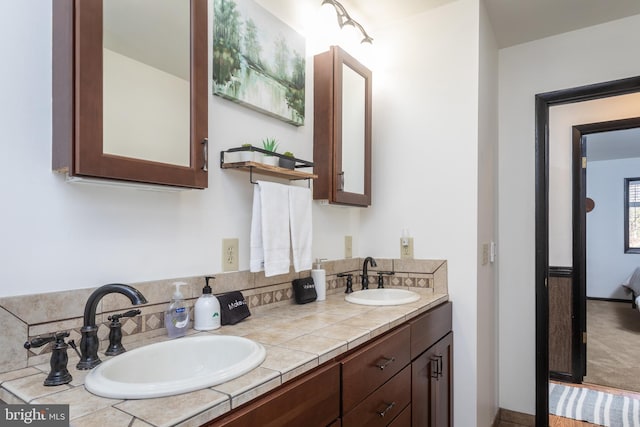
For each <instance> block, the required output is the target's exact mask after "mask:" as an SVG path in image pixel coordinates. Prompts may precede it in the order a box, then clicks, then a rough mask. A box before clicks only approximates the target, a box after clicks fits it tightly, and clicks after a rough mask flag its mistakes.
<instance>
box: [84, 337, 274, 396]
mask: <svg viewBox="0 0 640 427" xmlns="http://www.w3.org/2000/svg"><path fill="white" fill-rule="evenodd" d="M265 356H266V352H265V349H264V347H262V346H261V345H260V344H258V343H257V342H255V341H252V340H249V339H246V338H242V337H236V336H225V335H198V336H193V337H187V338H178V339H174V340H171V341H164V342H160V343H156V344H150V345H147V346H144V347H140V348H136V349H134V350H131V351H128V352H126V353H123V354H121V355H119V356H115V357H114V358H112V359H109V360H107V361H106V362H103V363H101V364H100V365H98V366H96V367H95V368H94V369H93V370H92V371H91V372H89V374H88V375H87V377H86V379H85V388H86V389H87V390H88V391H90V392H91V393H93V394H97V395H98V396H103V397H109V398H114V399H146V398H152V397H162V396H172V395H175V394H180V393H186V392H189V391H194V390H199V389H202V388H207V387H211V386H214V385H216V384H220V383H223V382H225V381H229V380H232V379H234V378H237V377H239V376H240V375H243V374H245V373H247V372H249V371H251V370H252V369H254V368H256V367H257V366H258V365H260V364H261V363H262V362H263V361H264V358H265Z"/></svg>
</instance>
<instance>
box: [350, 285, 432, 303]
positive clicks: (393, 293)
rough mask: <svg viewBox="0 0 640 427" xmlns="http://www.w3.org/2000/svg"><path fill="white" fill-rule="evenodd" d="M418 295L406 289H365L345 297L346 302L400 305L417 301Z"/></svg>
mask: <svg viewBox="0 0 640 427" xmlns="http://www.w3.org/2000/svg"><path fill="white" fill-rule="evenodd" d="M419 299H420V295H419V294H417V293H415V292H413V291H408V290H406V289H393V288H381V289H366V290H362V291H356V292H353V293H351V294H349V295H347V296H346V297H345V300H346V301H347V302H351V303H354V304H362V305H402V304H409V303H411V302H415V301H418V300H419Z"/></svg>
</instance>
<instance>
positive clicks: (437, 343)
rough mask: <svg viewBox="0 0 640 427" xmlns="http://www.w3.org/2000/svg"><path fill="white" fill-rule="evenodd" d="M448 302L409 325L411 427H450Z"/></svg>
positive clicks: (450, 340)
mask: <svg viewBox="0 0 640 427" xmlns="http://www.w3.org/2000/svg"><path fill="white" fill-rule="evenodd" d="M451 323H452V319H451V303H450V302H448V303H446V304H443V305H442V306H439V307H436V308H435V309H433V310H431V311H429V312H427V313H426V314H425V315H423V316H421V317H419V318H417V319H415V320H414V321H412V322H411V344H412V356H413V355H417V356H416V357H414V359H413V362H412V363H411V399H412V400H411V403H412V406H411V409H412V414H411V418H412V422H411V425H412V426H413V427H448V426H452V425H453V332H451Z"/></svg>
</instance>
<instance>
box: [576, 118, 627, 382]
mask: <svg viewBox="0 0 640 427" xmlns="http://www.w3.org/2000/svg"><path fill="white" fill-rule="evenodd" d="M634 128H640V117H632V118H628V119H619V120H609V121H606V122H596V123H587V124H582V125H575V126H573V130H572V145H573V152H572V158H573V160H572V163H573V165H572V168H573V197H572V199H573V209H572V211H573V272H574V283H573V290H574V292H573V295H574V300H573V312H574V313H575V318H574V322H573V328H574V329H573V338H572V340H573V355H574V357H573V360H572V367H573V372H574V381H578V380H579V382H582V377H583V376H584V375H585V373H586V370H587V354H586V351H587V340H586V339H585V338H583V336H582V334H583V332H587V210H586V205H585V200H586V197H587V182H586V179H587V173H588V172H587V171H588V169H587V167H586V164H584V165H583V160H582V157H586V158H587V159H588V158H589V153H588V152H587V150H586V146H585V144H586V140H583V139H584V137H586V136H587V135H593V134H596V133H602V132H611V131H617V130H626V129H634ZM576 356H577V357H576ZM576 372H578V373H579V374H578V375H575V373H576Z"/></svg>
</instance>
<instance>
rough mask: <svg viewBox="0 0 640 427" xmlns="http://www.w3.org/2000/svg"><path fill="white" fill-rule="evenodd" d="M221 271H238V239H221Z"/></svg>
mask: <svg viewBox="0 0 640 427" xmlns="http://www.w3.org/2000/svg"><path fill="white" fill-rule="evenodd" d="M222 271H238V239H222Z"/></svg>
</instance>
